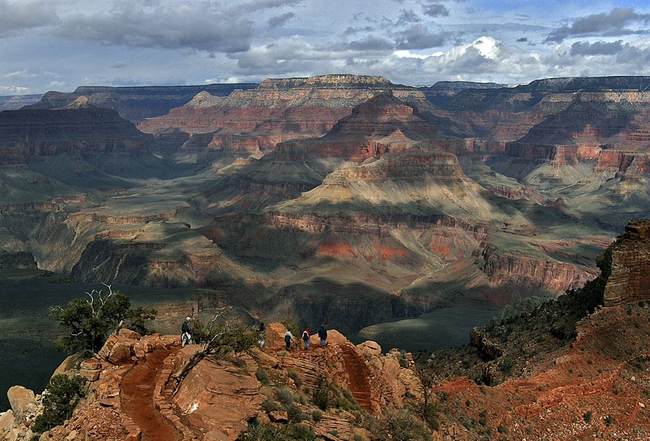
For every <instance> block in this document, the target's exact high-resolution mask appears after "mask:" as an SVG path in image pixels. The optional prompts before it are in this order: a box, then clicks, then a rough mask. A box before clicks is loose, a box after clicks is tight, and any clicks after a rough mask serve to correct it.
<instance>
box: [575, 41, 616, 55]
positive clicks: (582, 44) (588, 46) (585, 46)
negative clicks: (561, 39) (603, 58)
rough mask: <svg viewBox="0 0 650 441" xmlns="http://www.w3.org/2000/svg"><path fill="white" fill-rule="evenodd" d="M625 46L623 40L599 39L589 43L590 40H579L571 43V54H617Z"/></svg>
mask: <svg viewBox="0 0 650 441" xmlns="http://www.w3.org/2000/svg"><path fill="white" fill-rule="evenodd" d="M623 48H624V45H623V41H622V40H618V41H613V42H606V41H597V42H595V43H589V42H588V41H577V42H575V43H573V44H572V45H571V50H570V52H569V53H570V54H571V56H574V57H575V56H589V55H615V54H617V53H619V52H621V51H622V50H623Z"/></svg>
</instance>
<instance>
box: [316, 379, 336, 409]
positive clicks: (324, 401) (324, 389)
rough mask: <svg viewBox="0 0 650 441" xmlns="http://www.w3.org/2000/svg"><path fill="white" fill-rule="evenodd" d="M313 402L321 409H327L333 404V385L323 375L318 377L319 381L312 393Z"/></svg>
mask: <svg viewBox="0 0 650 441" xmlns="http://www.w3.org/2000/svg"><path fill="white" fill-rule="evenodd" d="M312 402H313V403H314V405H315V406H317V407H318V408H319V409H321V410H327V409H328V408H329V407H330V405H331V402H332V391H331V386H330V384H329V383H328V382H327V379H326V378H325V377H323V376H320V377H318V382H317V383H316V387H315V388H314V392H313V393H312Z"/></svg>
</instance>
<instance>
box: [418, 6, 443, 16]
mask: <svg viewBox="0 0 650 441" xmlns="http://www.w3.org/2000/svg"><path fill="white" fill-rule="evenodd" d="M422 9H423V10H424V14H425V15H428V16H429V17H448V16H449V9H448V8H447V7H446V6H445V5H443V4H440V3H432V4H424V5H422Z"/></svg>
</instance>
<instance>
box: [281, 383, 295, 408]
mask: <svg viewBox="0 0 650 441" xmlns="http://www.w3.org/2000/svg"><path fill="white" fill-rule="evenodd" d="M277 394H278V400H280V402H281V403H282V405H284V407H285V408H287V409H288V408H289V407H290V406H292V405H293V402H294V399H293V393H291V390H289V388H287V387H281V388H280V389H278V391H277Z"/></svg>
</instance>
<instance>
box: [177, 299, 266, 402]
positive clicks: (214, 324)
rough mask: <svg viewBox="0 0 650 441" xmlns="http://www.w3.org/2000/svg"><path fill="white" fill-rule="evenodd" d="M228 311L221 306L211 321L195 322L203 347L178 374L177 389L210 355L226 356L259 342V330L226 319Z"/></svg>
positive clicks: (195, 335)
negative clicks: (195, 367)
mask: <svg viewBox="0 0 650 441" xmlns="http://www.w3.org/2000/svg"><path fill="white" fill-rule="evenodd" d="M226 312H227V311H226V308H221V309H220V310H219V311H218V312H217V313H216V314H215V315H214V317H213V318H212V319H211V320H210V321H209V322H207V323H205V324H203V323H202V322H200V321H199V320H197V321H196V322H195V324H194V337H195V338H196V339H197V340H198V343H200V344H202V348H201V350H199V351H198V352H197V353H195V354H194V355H193V356H192V358H190V360H189V362H188V363H187V365H186V366H185V367H184V368H183V370H182V371H181V372H180V373H179V374H178V375H177V376H176V381H177V386H176V391H178V388H179V387H180V385H181V383H182V382H183V380H184V379H185V377H187V375H188V374H189V373H190V371H191V370H192V369H193V368H194V366H196V365H197V364H198V363H199V362H200V361H201V360H203V359H204V358H205V357H207V356H208V355H209V356H213V357H217V358H224V357H225V356H226V355H229V354H232V353H235V354H239V353H242V352H244V351H246V350H248V349H250V348H251V347H253V346H254V345H256V344H257V341H258V339H259V334H258V332H257V331H256V330H254V329H252V328H250V327H246V326H244V325H243V324H242V323H240V322H238V321H236V320H227V319H225V318H224V317H225V315H226ZM176 391H175V392H176Z"/></svg>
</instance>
